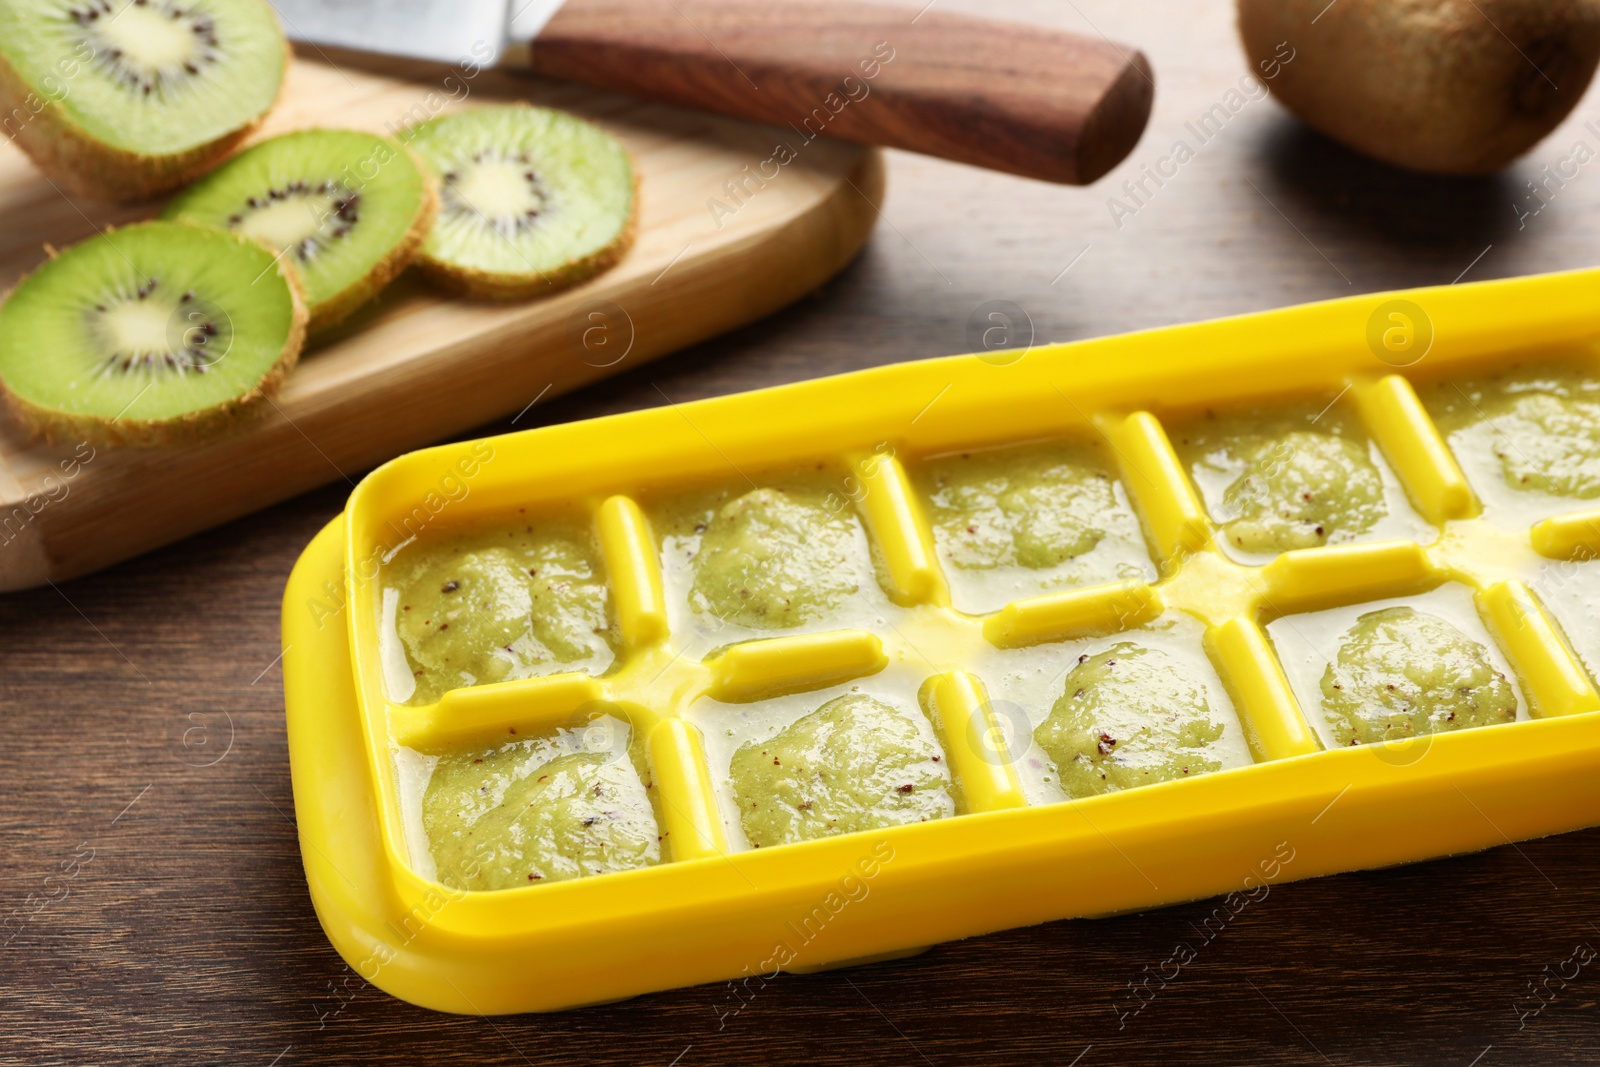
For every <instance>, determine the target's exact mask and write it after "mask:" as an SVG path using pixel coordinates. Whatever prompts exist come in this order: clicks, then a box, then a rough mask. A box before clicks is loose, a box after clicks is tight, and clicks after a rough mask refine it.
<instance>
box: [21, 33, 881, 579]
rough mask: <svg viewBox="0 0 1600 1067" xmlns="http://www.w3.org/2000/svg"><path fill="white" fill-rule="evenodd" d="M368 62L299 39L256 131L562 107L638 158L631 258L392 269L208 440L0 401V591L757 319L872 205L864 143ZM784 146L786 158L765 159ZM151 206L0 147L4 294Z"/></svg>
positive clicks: (346, 474) (195, 526)
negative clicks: (466, 281)
mask: <svg viewBox="0 0 1600 1067" xmlns="http://www.w3.org/2000/svg"><path fill="white" fill-rule="evenodd" d="M374 64H375V61H374V60H372V59H369V58H367V57H363V56H358V55H354V54H345V53H339V54H337V55H332V56H330V55H328V54H325V53H322V52H321V51H320V50H314V51H313V52H311V53H310V54H309V55H307V54H302V55H301V56H300V58H299V59H298V61H297V62H296V64H295V66H294V68H293V69H292V71H291V72H290V76H289V80H288V84H287V87H286V90H285V96H284V99H283V101H282V103H281V104H280V105H279V107H278V109H277V110H276V111H275V112H274V113H273V115H272V118H271V119H270V120H269V122H268V123H267V126H266V128H265V129H264V130H263V131H262V135H263V136H270V135H272V134H275V133H282V132H284V131H286V130H291V129H299V128H304V127H308V126H319V125H320V126H348V127H355V128H365V129H373V130H379V131H385V130H393V129H394V128H397V127H399V126H401V125H402V124H404V123H405V122H407V121H412V120H415V119H418V118H425V117H428V116H429V115H432V114H437V113H440V112H442V111H448V110H453V109H456V108H460V107H470V106H472V105H473V104H475V103H481V102H486V101H494V100H531V101H533V102H535V103H539V104H546V105H549V106H552V107H559V108H564V109H566V110H568V111H572V112H575V113H577V114H579V115H582V116H584V117H586V118H589V119H591V120H593V121H595V122H598V123H599V124H600V125H601V126H603V127H605V128H606V129H608V130H610V131H611V132H612V133H614V134H615V135H616V136H618V137H620V138H621V139H622V141H623V142H624V143H625V144H626V145H627V146H628V148H629V150H630V151H631V152H632V153H633V156H634V160H635V162H636V164H637V168H638V172H639V182H640V196H639V236H638V242H637V244H636V245H635V247H634V249H633V251H632V252H630V253H629V255H628V256H627V258H626V259H624V260H623V262H622V263H621V264H620V265H619V266H617V267H616V268H615V269H614V270H611V271H610V272H608V273H606V274H604V275H602V276H600V277H599V278H597V279H594V280H593V281H591V282H589V283H587V284H585V285H582V286H579V287H578V288H576V289H573V290H570V291H567V292H564V293H560V294H557V295H555V296H552V297H546V298H544V299H541V300H537V301H533V302H529V303H522V304H510V305H503V304H501V305H496V304H483V303H472V302H468V301H462V300H459V299H454V298H450V297H447V296H444V295H442V294H440V293H437V292H435V291H433V290H430V289H429V288H428V287H427V286H426V285H425V284H423V283H422V282H421V281H420V280H418V279H416V278H414V277H413V276H411V275H406V276H404V277H402V278H401V279H400V280H399V281H398V282H396V283H395V284H394V285H393V286H391V287H390V288H389V289H388V290H387V291H386V292H385V293H384V294H383V296H381V297H380V299H379V300H378V301H377V302H375V303H374V304H373V305H372V306H371V307H369V308H367V309H366V310H364V311H362V312H360V313H358V314H357V315H356V316H355V317H354V318H353V319H351V320H350V321H348V322H346V323H344V324H341V325H340V326H339V327H338V328H337V329H336V330H335V331H334V332H333V333H332V334H330V335H328V336H325V337H323V338H319V339H318V340H317V341H315V342H313V344H312V345H311V346H310V347H308V349H307V350H306V354H305V355H304V357H302V361H301V363H300V366H299V367H298V368H297V369H296V370H295V371H294V373H293V374H292V375H290V377H289V380H288V381H287V383H286V384H285V386H284V389H283V392H282V394H281V395H280V396H279V397H277V399H276V401H275V404H274V405H273V406H269V407H266V408H265V410H264V412H263V413H262V414H261V416H260V417H259V418H257V419H255V420H253V421H252V422H251V423H250V424H249V425H248V426H247V427H246V428H244V429H243V430H242V432H239V433H237V434H235V435H233V436H230V437H227V438H225V439H221V440H218V441H215V442H212V443H209V444H205V445H201V446H186V447H181V448H180V447H170V448H161V449H151V450H113V449H107V448H90V447H89V446H88V445H84V444H79V445H73V444H71V443H68V444H65V445H45V444H41V443H39V442H37V441H32V440H30V439H29V438H28V436H27V435H26V433H25V432H23V431H22V430H21V428H20V427H18V426H17V424H16V423H15V422H13V421H12V420H11V419H10V417H9V416H6V415H4V414H3V413H0V590H10V589H21V588H27V587H30V586H34V585H41V584H44V583H45V582H46V581H59V580H62V579H66V578H71V577H73V576H75V575H79V574H84V573H86V572H88V571H92V570H95V569H96V568H99V567H104V566H107V565H108V564H111V563H115V562H117V561H119V560H123V559H126V558H128V557H130V556H133V555H137V554H138V553H140V552H144V551H147V550H149V549H152V548H155V547H157V546H159V545H163V544H166V543H168V542H170V541H175V540H177V539H179V538H182V537H186V536H188V535H190V534H193V533H195V532H197V531H200V530H203V529H206V528H207V527H210V526H214V525H217V524H218V523H222V522H225V521H227V520H229V519H233V518H236V517H238V516H240V515H243V514H246V513H247V512H250V511H253V510H255V509H258V508H261V507H264V506H266V505H268V504H272V503H275V502H277V501H279V500H283V499H286V498H288V497H290V496H294V495H295V494H298V493H301V492H304V491H306V490H308V489H311V488H314V487H315V486H318V485H322V484H324V483H326V482H330V481H335V480H338V479H340V478H346V479H349V478H353V477H354V476H355V475H356V474H357V473H358V472H360V471H362V470H363V469H365V468H367V467H370V466H372V465H374V464H376V463H380V462H382V461H383V460H386V459H389V458H391V457H393V456H395V455H397V454H399V453H401V452H404V451H407V450H409V449H413V448H417V447H420V446H422V445H426V444H428V443H430V442H433V441H437V440H439V439H441V438H443V437H446V436H448V435H451V434H454V433H459V432H461V431H464V430H467V429H470V428H472V427H474V426H479V425H482V424H483V423H485V422H488V421H489V420H491V419H496V418H501V417H503V416H507V415H512V416H516V415H518V413H519V412H521V411H523V409H525V408H527V407H528V406H530V405H532V404H533V403H535V402H537V401H542V400H548V399H549V398H551V397H553V396H556V395H558V394H560V393H563V392H566V391H568V390H570V389H573V388H576V387H577V386H580V385H583V384H586V383H588V382H592V381H594V380H596V379H599V378H603V377H605V376H607V375H611V374H616V373H618V372H620V371H624V370H628V369H631V368H633V367H635V366H637V365H639V364H640V363H642V362H644V361H646V360H650V359H654V358H656V357H658V356H661V355H664V354H666V353H669V352H672V351H675V350H677V349H680V348H683V347H685V346H687V345H691V344H694V343H695V342H697V341H701V340H704V339H706V338H708V337H711V336H714V335H715V334H718V333H722V332H724V331H727V330H730V329H733V328H735V327H737V326H741V325H743V324H745V323H747V322H750V321H752V320H754V319H757V318H760V317H761V316H763V315H766V314H768V313H770V312H772V311H774V310H776V309H778V308H780V307H782V306H783V305H785V304H787V303H789V302H790V301H792V300H794V299H796V298H797V297H800V296H802V295H804V294H805V293H807V292H809V291H810V290H812V289H814V288H816V287H817V286H818V285H820V284H821V283H822V282H823V281H825V280H826V279H828V278H829V277H830V276H832V275H833V274H834V273H835V272H837V271H838V270H839V269H840V268H842V267H843V266H844V265H845V264H846V263H848V262H849V261H850V260H851V258H853V257H854V255H855V254H856V252H857V251H859V250H860V248H861V246H862V245H863V244H864V243H865V241H866V239H867V236H868V234H869V233H870V231H871V229H872V224H873V222H874V221H875V220H876V219H877V216H878V204H879V203H880V201H881V199H882V194H883V163H882V159H881V157H880V155H879V154H878V153H877V152H876V151H874V150H871V149H863V148H859V147H857V146H854V145H847V144H843V143H840V142H834V141H826V140H821V139H819V140H816V141H812V142H810V143H805V142H803V141H801V140H800V138H798V137H797V136H796V135H795V134H794V133H793V132H792V131H787V130H779V129H775V128H772V127H764V126H754V125H747V124H744V123H739V122H734V121H731V120H726V119H720V118H716V117H713V116H710V115H705V114H701V113H698V112H690V111H682V110H678V109H675V108H670V107H666V106H662V105H656V104H648V103H643V102H640V101H638V100H634V99H631V98H627V97H621V96H611V95H607V94H603V93H598V92H595V91H593V90H588V89H583V88H580V87H577V86H571V85H565V84H559V83H554V82H549V81H542V80H537V79H533V78H529V77H525V76H521V75H516V74H500V73H496V72H491V71H482V72H479V73H478V74H477V75H476V76H475V77H469V76H468V74H467V72H465V71H463V70H460V69H455V70H452V69H450V68H444V67H437V66H430V65H422V64H417V65H404V64H397V63H394V62H392V61H384V65H383V66H382V67H381V68H380V67H378V66H376V65H374ZM780 142H788V144H789V146H790V147H791V149H793V150H794V158H793V159H792V160H790V161H789V162H786V163H783V164H782V165H781V166H780V165H779V164H777V163H767V161H768V160H772V159H773V158H774V152H775V149H776V148H777V146H778V145H779V143H780ZM764 163H765V164H766V165H765V166H764V167H763V164H764ZM775 170H776V171H777V174H776V176H775V177H772V178H771V179H770V180H763V179H760V177H759V176H760V175H761V174H762V173H763V172H764V173H765V174H767V175H772V174H773V172H774V171H775ZM751 174H756V175H757V177H756V178H751V177H750V175H751ZM729 182H733V183H735V184H734V185H733V186H730V185H728V184H727V183H729ZM158 209H159V205H144V206H140V207H134V208H127V207H114V206H108V205H102V204H94V203H90V202H87V201H80V202H74V201H72V200H69V199H68V198H67V197H65V196H63V195H62V194H61V193H60V192H58V191H57V190H56V189H55V188H54V187H53V186H52V185H51V184H50V183H49V182H48V181H47V180H45V179H44V178H43V177H42V176H40V175H39V173H38V172H37V171H36V170H34V169H33V167H32V166H31V165H30V164H29V162H28V160H27V158H26V157H25V156H24V155H23V154H22V153H21V152H20V151H19V150H18V149H16V148H15V146H12V145H0V290H4V289H9V288H10V287H11V286H12V285H13V284H14V283H15V282H16V280H17V279H18V278H19V277H20V276H21V275H22V274H24V273H26V272H27V271H29V270H31V269H33V268H34V267H35V266H37V265H38V264H39V263H40V262H41V261H43V259H44V258H45V252H44V250H43V246H44V245H45V244H47V243H48V244H51V245H54V246H56V247H58V248H59V247H65V246H67V245H69V244H71V243H73V242H75V241H78V240H81V239H82V238H84V237H86V236H89V235H91V234H93V233H94V232H95V231H96V230H97V229H100V228H103V227H105V226H107V225H121V224H124V223H127V222H131V221H134V220H137V219H141V218H146V217H149V216H150V215H153V214H154V213H155V212H156V211H157V210H158Z"/></svg>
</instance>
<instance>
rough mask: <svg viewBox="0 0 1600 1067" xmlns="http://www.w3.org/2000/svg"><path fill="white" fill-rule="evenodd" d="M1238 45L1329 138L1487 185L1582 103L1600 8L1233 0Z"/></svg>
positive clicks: (1579, 0)
mask: <svg viewBox="0 0 1600 1067" xmlns="http://www.w3.org/2000/svg"><path fill="white" fill-rule="evenodd" d="M1239 36H1240V37H1241V38H1242V39H1243V41H1244V48H1245V52H1246V53H1247V54H1248V56H1249V57H1250V60H1251V63H1252V66H1253V67H1254V68H1255V69H1257V70H1261V71H1263V72H1264V73H1266V74H1271V75H1272V76H1271V77H1268V78H1267V79H1266V84H1267V86H1268V88H1270V89H1271V91H1272V93H1273V95H1274V96H1276V97H1277V98H1278V99H1279V100H1280V101H1282V102H1283V104H1284V105H1285V106H1286V107H1288V108H1289V110H1290V111H1293V112H1294V113H1295V114H1296V115H1298V116H1299V117H1300V118H1301V119H1303V120H1304V121H1305V122H1306V123H1308V124H1309V125H1310V126H1312V127H1314V128H1315V129H1317V130H1319V131H1321V132H1322V133H1324V134H1326V135H1327V136H1329V137H1331V138H1333V139H1334V140H1335V141H1338V142H1340V143H1341V144H1344V145H1346V146H1347V147H1350V148H1353V149H1355V150H1356V151H1358V152H1362V153H1365V154H1366V155H1369V156H1372V157H1374V158H1376V159H1381V160H1383V161H1385V162H1387V163H1393V164H1396V165H1398V166H1402V167H1409V168H1411V169H1413V170H1420V171H1428V172H1432V173H1437V174H1482V173H1486V172H1488V171H1493V170H1497V169H1499V168H1500V167H1503V166H1505V165H1506V164H1507V163H1509V162H1510V161H1511V160H1513V159H1515V158H1516V157H1517V156H1519V155H1521V154H1522V153H1523V152H1526V151H1527V150H1528V149H1529V148H1531V147H1532V146H1533V145H1534V144H1535V143H1536V142H1538V141H1539V140H1540V139H1541V138H1543V137H1544V136H1545V134H1547V133H1549V132H1550V131H1551V130H1552V129H1554V128H1555V126H1556V124H1557V123H1559V122H1560V121H1561V120H1562V119H1563V118H1565V117H1566V115H1567V113H1568V112H1570V111H1571V110H1572V109H1573V107H1574V106H1575V105H1576V104H1577V103H1578V99H1579V98H1580V97H1582V96H1583V91H1584V89H1585V88H1587V87H1588V85H1589V79H1590V78H1591V77H1592V76H1593V75H1594V69H1595V64H1596V62H1597V61H1600V0H1333V2H1332V3H1329V0H1239ZM1285 56H1289V57H1290V58H1289V59H1288V60H1287V61H1285V58H1284V57H1285Z"/></svg>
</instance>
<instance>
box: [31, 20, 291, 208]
mask: <svg viewBox="0 0 1600 1067" xmlns="http://www.w3.org/2000/svg"><path fill="white" fill-rule="evenodd" d="M288 62H289V46H288V42H286V41H285V40H284V37H283V31H282V30H281V29H280V28H279V27H278V20H277V16H276V15H275V14H273V11H272V9H271V8H270V7H268V6H267V4H266V2H265V0H5V2H4V3H0V126H4V128H5V133H6V135H7V136H9V137H11V138H14V139H15V140H16V141H17V143H18V144H19V145H21V146H22V148H23V149H24V150H26V151H27V153H28V154H29V155H30V156H32V157H33V160H34V162H35V163H37V164H38V166H39V168H40V169H41V170H43V171H44V172H45V173H46V175H48V176H49V177H50V178H51V180H53V181H54V182H55V183H56V184H57V185H59V186H61V187H62V188H63V189H64V190H65V191H67V192H69V193H73V194H75V195H81V196H87V197H91V198H95V199H102V200H138V199H143V198H145V197H149V196H154V195H155V194H157V193H160V192H164V191H166V190H168V189H174V188H176V187H177V186H179V185H182V184H183V183H184V182H186V181H189V180H191V179H193V178H195V177H196V176H198V175H200V174H204V173H205V172H206V171H208V170H210V169H211V168H212V167H214V166H215V165H216V164H217V163H218V162H220V161H221V160H223V159H225V158H226V157H227V156H228V154H229V153H230V152H232V151H233V150H234V148H235V147H237V146H238V144H239V142H240V141H241V140H242V139H243V138H244V137H245V136H246V135H247V134H249V133H250V132H251V131H252V130H254V129H255V128H256V126H257V125H259V124H260V122H261V120H262V118H263V117H264V116H265V115H266V113H267V112H268V111H269V110H270V109H271V107H272V105H273V103H274V102H275V101H276V100H277V98H278V92H279V90H280V89H281V87H282V84H283V76H284V71H285V69H286V68H287V66H288Z"/></svg>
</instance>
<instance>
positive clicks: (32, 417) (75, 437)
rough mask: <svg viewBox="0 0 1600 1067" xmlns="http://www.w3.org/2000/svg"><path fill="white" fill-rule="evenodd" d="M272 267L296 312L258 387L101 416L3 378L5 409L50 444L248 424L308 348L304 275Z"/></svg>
mask: <svg viewBox="0 0 1600 1067" xmlns="http://www.w3.org/2000/svg"><path fill="white" fill-rule="evenodd" d="M181 225H189V224H188V223H182V224H181ZM105 232H106V233H112V232H115V227H110V226H108V227H106V231H105ZM220 232H226V231H220ZM235 236H236V237H237V235H235ZM237 239H238V240H240V241H248V240H250V238H248V237H237ZM269 251H270V249H269ZM51 258H52V259H53V258H55V257H54V256H52V257H51ZM274 268H275V269H276V271H277V273H278V276H279V277H281V278H283V279H284V280H285V281H286V282H287V283H288V286H289V292H290V294H291V295H292V296H293V298H294V314H293V319H292V321H291V323H290V327H289V336H288V338H287V339H286V340H285V341H284V345H283V351H282V352H281V353H279V355H278V359H277V362H275V363H274V364H273V365H272V367H271V368H270V369H269V370H268V371H267V373H266V374H265V375H263V376H262V378H261V380H260V381H259V382H257V383H256V384H255V386H254V388H252V389H251V390H250V391H249V392H248V393H245V394H244V395H243V396H237V397H234V398H233V399H231V400H226V401H224V402H223V403H221V404H216V405H213V406H212V407H209V408H204V409H202V410H200V411H191V412H188V413H187V414H184V415H181V416H179V417H178V418H175V419H165V420H151V419H103V418H100V417H99V416H96V415H82V414H78V413H76V412H70V411H60V410H57V409H55V408H47V407H41V406H39V405H37V404H34V403H32V402H31V401H28V400H25V399H23V398H22V397H20V396H17V395H16V394H15V393H13V392H11V390H10V389H7V388H5V382H4V381H0V394H3V395H4V397H5V404H6V408H7V409H8V410H9V411H10V412H11V414H12V415H13V416H14V417H15V418H16V419H17V421H18V422H20V423H22V425H23V426H25V427H26V428H27V429H28V431H29V432H30V433H32V434H33V435H34V436H35V437H40V438H43V439H44V440H46V441H49V442H51V443H52V444H76V443H78V442H87V443H89V444H91V445H99V446H105V447H108V448H160V447H163V446H166V445H188V444H200V443H203V442H206V441H211V440H215V439H216V438H218V437H222V436H224V435H226V434H228V433H230V432H233V431H235V430H237V429H240V428H242V427H244V426H246V425H248V424H249V421H250V417H251V416H252V415H254V414H256V413H257V409H258V408H260V407H261V406H262V405H263V404H264V403H265V402H266V401H267V399H268V398H270V397H273V396H276V395H277V393H278V390H279V389H280V388H281V387H282V386H283V380H284V379H285V378H287V377H288V376H289V372H290V371H292V370H294V368H295V366H296V365H297V364H298V363H299V362H300V351H301V349H302V348H304V347H305V340H306V324H307V321H308V320H309V315H308V313H307V311H306V302H305V297H304V295H303V293H302V291H301V288H300V279H299V278H298V277H297V276H296V275H295V272H294V270H293V269H292V268H290V267H289V266H287V265H286V264H285V263H284V262H283V261H282V259H281V258H278V259H275V260H274ZM28 277H31V273H30V275H25V276H24V277H23V278H21V279H19V280H18V281H17V285H21V284H22V283H23V282H24V281H27V279H28ZM11 292H12V290H8V291H7V292H6V293H5V296H6V297H8V298H9V297H10V295H11ZM0 303H3V301H0Z"/></svg>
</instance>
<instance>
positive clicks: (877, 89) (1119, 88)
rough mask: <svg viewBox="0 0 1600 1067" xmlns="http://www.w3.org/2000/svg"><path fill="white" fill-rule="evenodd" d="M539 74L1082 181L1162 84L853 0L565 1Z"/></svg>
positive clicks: (1042, 42) (1100, 56)
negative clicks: (1157, 84)
mask: <svg viewBox="0 0 1600 1067" xmlns="http://www.w3.org/2000/svg"><path fill="white" fill-rule="evenodd" d="M532 53H533V65H534V69H535V70H536V71H537V72H538V73H540V74H545V75H549V76H550V77H553V78H561V79H564V80H568V81H576V82H582V83H584V84H586V85H593V86H597V87H599V88H603V89H611V90H616V91H619V92H624V93H629V94H632V95H634V96H641V97H648V98H651V99H656V100H664V101H667V102H669V103H673V104H680V105H683V106H686V107H695V108H703V109H705V110H708V111H716V112H720V113H722V114H725V115H733V116H735V117H738V118H742V119H751V120H755V121H758V122H769V123H772V124H774V125H776V126H780V127H789V128H791V129H792V131H793V134H792V136H791V137H790V138H789V139H788V143H789V144H790V146H791V147H792V148H793V149H795V150H800V148H801V146H802V145H803V144H804V143H805V142H806V141H808V140H810V139H811V138H813V137H816V136H819V135H826V136H829V137H839V138H842V139H844V140H847V141H856V142H860V143H862V144H875V145H886V146H889V147H892V148H905V149H909V150H911V151H913V152H924V153H926V154H928V155H934V156H942V157H944V158H945V159H953V160H957V161H959V162H962V163H972V164H976V165H977V166H980V167H989V168H992V169H994V170H1002V171H1008V172H1010V173H1012V174H1021V175H1025V176H1027V177H1030V178H1043V179H1045V180H1046V181H1054V182H1069V183H1072V184H1078V185H1083V184H1087V183H1089V182H1092V181H1094V180H1095V179H1096V178H1098V177H1100V176H1101V175H1102V174H1104V173H1105V172H1106V171H1108V170H1110V169H1111V168H1112V167H1113V166H1115V165H1116V164H1117V163H1118V162H1119V161H1120V160H1121V159H1122V158H1123V157H1124V156H1126V155H1127V154H1128V152H1130V151H1131V150H1132V149H1133V146H1134V145H1135V144H1136V143H1137V142H1138V140H1139V135H1140V134H1141V133H1142V132H1143V130H1144V125H1145V121H1146V119H1148V118H1149V116H1150V102H1151V98H1152V97H1153V95H1154V93H1155V84H1154V81H1153V79H1152V77H1151V74H1150V64H1149V62H1148V61H1146V59H1145V57H1144V56H1143V54H1141V53H1140V52H1138V51H1136V50H1134V49H1131V48H1124V47H1121V46H1118V45H1114V44H1112V43H1111V42H1109V41H1105V40H1101V39H1099V38H1092V37H1085V36H1081V35H1078V34H1073V33H1066V32H1062V31H1057V30H1046V29H1042V28H1040V27H1036V26H1024V25H1019V24H1016V23H1006V22H996V21H992V20H988V19H981V18H971V17H968V16H964V15H954V14H946V13H944V12H941V11H938V10H929V9H924V10H923V11H922V12H921V13H920V14H919V13H918V12H917V10H916V9H915V8H899V7H882V6H878V5H875V4H864V3H860V2H847V0H567V3H566V4H564V5H563V6H562V7H561V9H560V10H559V11H557V12H556V14H555V16H554V17H553V18H551V20H550V22H549V23H548V24H547V25H546V26H545V28H544V29H543V30H542V31H541V32H540V34H539V36H538V37H537V38H536V39H535V40H534V42H533V45H532Z"/></svg>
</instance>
